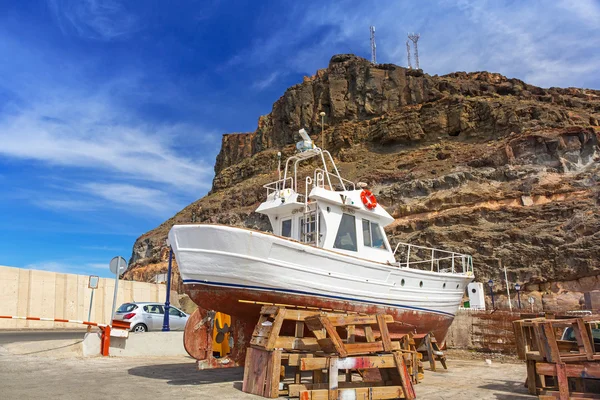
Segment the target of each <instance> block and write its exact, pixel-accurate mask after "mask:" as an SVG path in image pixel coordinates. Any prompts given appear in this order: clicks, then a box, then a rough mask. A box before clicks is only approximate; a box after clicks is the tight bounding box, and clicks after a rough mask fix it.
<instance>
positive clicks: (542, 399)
mask: <svg viewBox="0 0 600 400" xmlns="http://www.w3.org/2000/svg"><path fill="white" fill-rule="evenodd" d="M559 398H560V392H556V391H546V392H545V393H544V394H541V395H540V396H539V400H555V399H559ZM569 399H572V400H576V399H588V400H589V399H600V394H592V393H581V392H572V393H570V394H569Z"/></svg>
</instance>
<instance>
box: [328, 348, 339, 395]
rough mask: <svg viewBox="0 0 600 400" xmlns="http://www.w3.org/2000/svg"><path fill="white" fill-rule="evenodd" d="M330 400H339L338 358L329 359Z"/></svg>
mask: <svg viewBox="0 0 600 400" xmlns="http://www.w3.org/2000/svg"><path fill="white" fill-rule="evenodd" d="M328 361H329V368H328V378H329V387H328V388H329V400H337V398H338V380H339V379H338V358H337V357H329V360H328Z"/></svg>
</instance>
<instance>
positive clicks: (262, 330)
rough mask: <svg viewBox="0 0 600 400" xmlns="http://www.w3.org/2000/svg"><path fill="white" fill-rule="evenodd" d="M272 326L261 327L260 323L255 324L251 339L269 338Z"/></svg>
mask: <svg viewBox="0 0 600 400" xmlns="http://www.w3.org/2000/svg"><path fill="white" fill-rule="evenodd" d="M272 328H273V326H272V325H262V323H260V322H259V323H258V324H256V327H255V328H254V332H252V337H269V335H270V334H271V329H272Z"/></svg>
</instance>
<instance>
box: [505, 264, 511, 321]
mask: <svg viewBox="0 0 600 400" xmlns="http://www.w3.org/2000/svg"><path fill="white" fill-rule="evenodd" d="M504 282H506V296H507V297H508V308H510V311H511V312H512V301H510V289H509V284H508V275H507V274H506V265H505V266H504Z"/></svg>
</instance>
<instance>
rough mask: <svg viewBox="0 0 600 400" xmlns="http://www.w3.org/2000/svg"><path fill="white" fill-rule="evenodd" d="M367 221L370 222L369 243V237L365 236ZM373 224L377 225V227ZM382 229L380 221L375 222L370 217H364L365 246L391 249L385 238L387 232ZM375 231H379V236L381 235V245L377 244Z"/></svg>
mask: <svg viewBox="0 0 600 400" xmlns="http://www.w3.org/2000/svg"><path fill="white" fill-rule="evenodd" d="M365 222H367V223H368V224H369V230H368V232H369V238H368V239H369V243H368V244H367V240H366V239H367V238H365ZM373 225H375V227H374V226H373ZM382 229H383V228H382V226H381V225H380V224H379V223H378V222H373V221H371V220H370V219H367V218H362V232H363V246H364V247H369V248H371V249H378V250H386V251H389V248H388V245H387V243H386V240H385V232H383V230H382ZM373 231H377V233H379V236H380V238H379V239H380V240H381V246H375V241H374V240H373Z"/></svg>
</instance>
